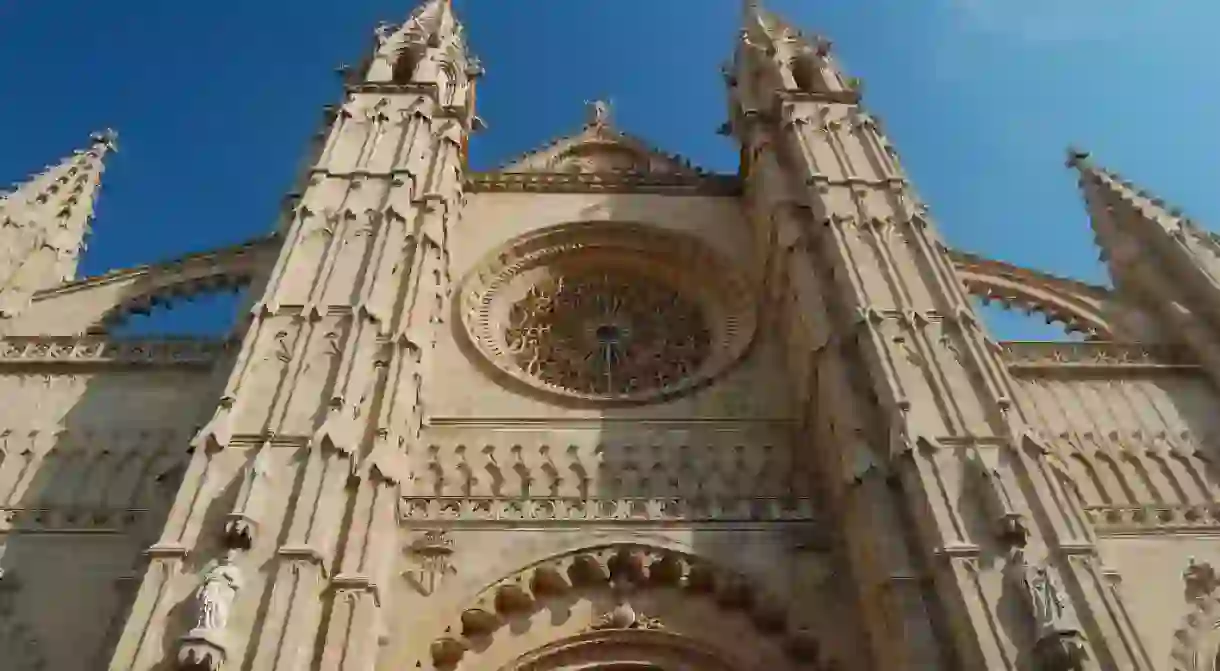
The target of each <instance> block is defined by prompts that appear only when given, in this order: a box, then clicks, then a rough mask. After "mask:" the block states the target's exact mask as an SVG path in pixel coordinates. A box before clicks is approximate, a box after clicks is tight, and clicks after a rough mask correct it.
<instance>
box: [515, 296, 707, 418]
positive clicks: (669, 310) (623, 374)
mask: <svg viewBox="0 0 1220 671" xmlns="http://www.w3.org/2000/svg"><path fill="white" fill-rule="evenodd" d="M505 342H506V344H507V346H508V351H509V352H510V353H511V355H512V356H513V358H514V359H515V360H516V362H517V364H518V365H519V366H521V368H522V369H523V370H524V371H525V372H526V373H527V374H528V375H532V376H536V377H539V378H541V379H542V380H544V381H545V382H547V383H549V384H553V385H556V386H558V387H563V388H565V389H572V390H576V391H579V392H584V393H588V394H598V395H628V394H633V393H637V392H640V391H642V390H646V389H661V388H665V387H668V386H671V385H672V384H674V383H676V382H680V381H681V380H683V379H685V378H686V377H688V376H690V375H691V374H693V373H694V372H695V371H696V370H697V369H698V367H699V365H700V364H702V363H703V361H704V360H705V359H706V358H707V354H708V349H709V347H710V345H711V335H710V334H709V332H708V329H707V325H706V324H705V323H704V318H703V314H702V312H701V311H700V309H699V307H698V306H697V305H695V304H692V303H691V302H690V301H689V300H687V299H686V298H685V297H683V296H682V295H681V294H679V293H678V292H677V291H675V290H674V289H672V288H671V287H667V286H664V285H662V284H660V283H658V282H655V281H651V280H649V279H647V278H644V277H638V276H637V277H632V276H630V275H625V274H619V273H612V272H600V273H596V274H592V275H585V276H581V275H575V276H571V275H558V276H552V277H548V278H547V279H546V280H544V281H543V282H541V283H539V284H536V285H534V286H532V287H530V289H529V290H528V291H527V292H526V294H525V296H524V297H522V299H521V300H519V301H517V302H516V303H515V304H513V306H512V307H511V308H510V309H509V315H508V323H507V325H506V327H505Z"/></svg>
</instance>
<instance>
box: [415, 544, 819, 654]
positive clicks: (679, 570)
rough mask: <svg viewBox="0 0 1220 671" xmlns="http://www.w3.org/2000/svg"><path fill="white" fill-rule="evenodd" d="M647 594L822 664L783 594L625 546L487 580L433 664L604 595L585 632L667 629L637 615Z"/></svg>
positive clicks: (696, 562)
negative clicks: (737, 621) (709, 614)
mask: <svg viewBox="0 0 1220 671" xmlns="http://www.w3.org/2000/svg"><path fill="white" fill-rule="evenodd" d="M648 593H667V594H671V595H678V596H681V597H682V598H687V599H701V600H703V599H705V600H707V602H708V603H710V604H714V605H715V607H716V608H717V609H721V610H723V611H725V612H726V614H730V615H731V616H733V617H744V618H746V620H747V621H748V622H750V623H751V624H752V626H753V628H754V630H755V632H756V633H757V635H758V637H759V638H760V639H763V638H767V639H770V640H772V641H775V642H777V643H779V644H780V647H781V648H782V649H784V650H786V651H787V652H788V655H789V657H790V660H791V661H792V662H794V663H803V664H810V665H812V666H813V668H819V667H820V666H821V665H824V664H829V661H830V660H828V659H826V658H825V657H824V653H822V652H821V651H820V647H819V646H818V645H817V642H816V640H815V639H814V638H813V637H812V634H810V633H809V632H807V631H804V630H798V629H796V628H793V627H791V626H790V623H789V622H788V613H789V608H790V604H789V603H788V601H787V600H786V599H785V598H784V597H783V596H782V595H777V594H768V593H765V592H763V591H762V590H760V589H759V588H758V587H757V586H756V585H754V584H753V583H752V582H751V581H750V580H748V579H747V578H746V577H744V576H742V575H740V574H737V573H734V572H732V571H727V570H724V569H722V568H720V567H717V566H714V565H712V564H709V563H707V562H705V561H703V560H700V559H698V558H695V557H691V556H688V555H685V554H682V553H678V552H672V551H663V550H658V549H656V548H652V547H647V546H636V545H627V544H616V545H610V546H603V547H597V548H590V549H587V550H583V551H580V552H577V553H573V554H569V555H564V556H560V557H556V558H553V559H551V560H547V561H544V562H541V563H539V564H536V565H534V566H532V567H530V568H529V569H527V570H526V571H524V572H522V573H520V574H517V575H513V576H510V577H507V578H505V579H503V580H501V581H499V582H497V583H496V584H494V585H491V586H490V587H488V588H487V589H485V590H484V591H483V592H482V593H481V594H480V595H479V596H478V597H476V599H475V600H474V603H473V604H471V605H470V607H468V608H466V609H465V610H464V611H463V612H462V613H461V615H460V617H459V618H458V619H457V621H456V622H454V623H452V624H450V625H449V626H447V627H445V632H446V633H445V634H444V635H442V636H441V637H440V638H439V639H437V640H436V641H434V642H433V643H432V648H431V651H432V658H433V663H434V664H435V665H436V667H437V668H438V669H443V668H456V667H457V665H458V664H459V663H460V662H461V661H462V659H463V657H464V656H466V655H467V654H472V655H477V654H482V652H483V651H484V650H485V649H486V647H487V645H488V644H489V643H490V642H491V641H492V640H493V638H495V635H496V632H497V631H499V630H500V629H501V628H503V627H506V626H508V625H509V623H510V622H511V623H514V626H528V623H530V622H532V621H533V618H531V617H530V616H531V615H532V614H533V613H536V612H538V611H541V610H545V609H554V610H557V611H561V612H568V611H569V609H570V608H571V604H572V602H573V601H575V600H580V599H595V598H598V595H599V594H601V595H602V596H606V595H608V596H609V597H610V601H611V603H612V604H613V605H612V606H611V607H610V608H609V609H607V610H606V611H604V612H601V613H600V614H598V613H596V612H595V613H594V615H593V617H592V619H591V620H590V621H589V622H588V623H587V624H586V625H585V626H584V630H585V631H586V632H591V633H592V632H596V633H605V632H623V633H626V632H641V631H647V632H656V633H661V632H665V631H668V630H669V629H670V628H669V627H668V626H667V624H666V622H665V621H664V619H663V618H657V617H651V616H648V615H644V614H643V613H642V612H641V609H639V608H638V607H637V606H636V605H635V601H634V600H635V598H636V597H637V596H638V597H641V598H642V596H643V595H645V594H648ZM514 633H515V634H517V635H520V634H521V632H520V631H517V630H514ZM696 633H702V632H696ZM729 647H730V648H732V646H729ZM514 668H515V667H514ZM734 668H736V667H734Z"/></svg>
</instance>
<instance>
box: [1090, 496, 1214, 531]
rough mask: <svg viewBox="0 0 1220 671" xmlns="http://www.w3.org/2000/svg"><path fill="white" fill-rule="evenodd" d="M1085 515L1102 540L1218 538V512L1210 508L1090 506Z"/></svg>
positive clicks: (1197, 506) (1154, 505)
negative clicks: (1183, 536) (1170, 536)
mask: <svg viewBox="0 0 1220 671" xmlns="http://www.w3.org/2000/svg"><path fill="white" fill-rule="evenodd" d="M1085 513H1086V514H1087V515H1088V517H1089V521H1091V522H1092V523H1093V528H1094V529H1096V530H1097V533H1099V534H1102V535H1105V536H1142V535H1164V534H1205V535H1217V534H1220V508H1218V507H1216V506H1214V505H1210V504H1200V505H1168V504H1149V505H1146V506H1091V507H1089V508H1086V509H1085Z"/></svg>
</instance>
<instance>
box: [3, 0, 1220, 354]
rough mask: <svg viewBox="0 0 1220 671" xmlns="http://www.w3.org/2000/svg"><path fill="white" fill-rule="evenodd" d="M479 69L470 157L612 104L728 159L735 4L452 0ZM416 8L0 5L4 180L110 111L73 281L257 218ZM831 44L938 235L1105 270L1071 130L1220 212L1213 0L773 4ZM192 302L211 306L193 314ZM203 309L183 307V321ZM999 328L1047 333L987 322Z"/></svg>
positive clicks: (1173, 191) (1046, 264)
mask: <svg viewBox="0 0 1220 671" xmlns="http://www.w3.org/2000/svg"><path fill="white" fill-rule="evenodd" d="M455 3H456V5H457V7H458V10H459V12H460V13H461V15H462V17H463V20H464V22H465V24H466V26H467V29H468V31H469V32H470V34H471V41H472V44H473V46H474V48H475V50H476V52H477V53H478V54H479V55H480V56H481V57H482V59H483V61H484V63H485V64H486V66H487V70H488V75H487V77H486V79H485V80H484V81H483V82H482V85H481V88H480V97H479V106H480V107H479V113H480V116H482V117H483V118H484V119H486V120H487V121H488V123H489V124H490V129H489V130H488V131H486V132H485V133H483V134H482V135H481V136H479V137H478V138H477V140H476V141H475V143H474V145H473V148H472V162H473V164H474V167H475V168H487V167H492V166H494V165H496V164H498V163H500V162H502V161H505V160H507V159H508V158H511V157H512V156H515V155H516V154H519V153H522V152H524V151H526V150H528V149H530V148H532V147H534V146H536V145H538V144H541V143H543V142H545V141H547V140H548V139H550V138H552V137H554V136H556V135H560V134H564V133H566V132H570V131H573V130H575V129H576V128H577V127H579V125H580V123H581V121H582V118H583V117H582V115H583V108H582V104H581V103H582V101H584V100H586V99H589V98H594V97H608V98H611V99H613V100H614V104H615V116H616V119H617V121H618V123H619V125H620V126H622V127H623V128H625V129H626V130H629V131H631V132H634V133H636V134H638V135H641V136H643V137H645V138H647V139H649V140H651V141H652V142H654V143H655V144H657V145H660V146H661V147H663V148H664V149H667V150H669V151H674V152H679V153H682V154H684V155H686V156H688V157H690V158H691V159H693V160H694V161H695V162H696V163H699V164H701V165H703V166H705V167H709V168H713V169H717V170H722V171H732V170H734V169H735V161H736V152H735V149H734V147H733V146H732V144H731V143H730V142H729V141H728V140H727V139H725V138H721V137H719V136H717V135H716V134H715V133H714V130H715V128H716V127H717V126H718V125H719V124H720V122H721V121H723V120H724V117H725V109H724V108H725V104H724V91H723V85H722V83H721V80H720V77H719V74H718V70H719V65H720V63H721V62H723V61H724V60H725V59H726V58H727V57H728V56H729V54H730V53H731V50H732V46H733V39H734V35H735V32H736V29H737V25H738V14H739V6H740V2H739V0H614V1H608V0H606V1H600V0H511V1H510V0H455ZM413 4H414V2H413V1H412V0H346V1H345V2H342V3H339V2H330V1H324V0H294V1H293V2H268V1H263V2H256V1H253V0H247V1H246V2H216V3H182V2H167V1H164V0H162V1H154V0H132V1H129V2H124V3H95V2H85V1H84V0H75V1H74V2H72V1H69V2H66V3H52V2H36V1H35V0H0V67H2V68H3V72H4V75H5V77H4V86H5V89H6V90H5V96H4V98H5V103H4V105H3V106H0V134H2V136H0V142H2V144H0V147H3V149H2V150H0V179H2V180H9V181H12V180H20V179H22V178H23V177H24V176H25V175H26V174H27V173H28V172H30V171H31V170H36V169H39V168H40V167H41V166H42V165H44V164H46V163H48V162H50V161H53V160H56V159H57V158H58V157H59V156H61V155H62V154H64V153H66V152H68V151H70V150H71V149H72V148H74V147H76V146H78V145H80V144H82V143H83V142H84V140H85V138H86V137H87V135H88V133H89V132H90V131H92V130H95V129H100V128H103V127H106V126H113V127H115V128H117V129H118V130H119V132H120V134H121V139H120V145H121V152H120V153H119V154H118V155H117V156H115V157H113V158H112V159H111V160H110V161H109V167H108V171H107V174H106V177H105V182H104V191H103V195H102V199H101V202H100V206H99V218H98V220H97V221H96V222H95V234H94V237H93V238H92V240H91V242H90V249H89V253H88V254H87V256H86V259H85V263H84V267H83V272H85V273H97V272H102V271H104V270H107V269H110V268H114V267H120V266H125V265H134V264H139V263H146V262H151V261H157V260H162V259H167V258H171V257H173V256H175V255H178V254H182V253H185V252H189V251H196V250H202V249H206V248H209V247H214V246H218V245H224V244H230V243H235V242H239V241H242V240H245V239H248V238H251V237H255V236H258V235H260V234H261V233H263V232H264V231H267V230H269V228H270V227H271V226H272V224H273V221H274V219H275V214H276V210H277V208H278V206H279V203H280V200H281V197H282V195H283V193H284V192H285V191H286V189H287V188H288V186H289V184H290V182H291V179H292V176H293V173H294V171H295V169H296V166H297V164H298V161H299V160H300V158H301V155H302V152H303V151H304V149H305V146H306V143H307V140H308V138H309V136H310V134H311V133H313V132H315V131H316V130H317V129H318V124H319V122H320V119H321V108H322V106H323V105H326V104H329V103H334V102H336V101H337V100H338V99H339V96H340V90H339V82H338V78H337V77H336V76H335V75H334V74H333V72H334V69H335V67H336V66H338V65H340V64H343V63H354V62H356V61H358V60H359V59H360V58H361V56H362V55H363V53H364V52H365V50H366V49H367V48H368V45H369V40H370V35H371V30H372V28H373V26H374V25H375V24H376V22H377V21H378V20H382V19H389V20H399V19H401V18H402V17H403V16H405V14H406V13H407V12H408V11H409V10H410V8H411V6H413ZM768 5H769V6H770V7H771V8H772V9H774V10H776V11H778V12H780V13H782V14H784V15H785V16H787V17H789V18H790V19H791V20H792V21H793V22H794V23H796V24H798V25H800V26H802V27H804V28H806V29H808V30H810V31H815V32H819V33H822V34H824V35H826V36H828V37H829V38H831V39H832V40H833V41H834V43H835V48H836V50H837V51H838V53H839V54H840V57H841V59H842V60H843V62H844V63H845V64H846V66H847V67H848V69H849V70H850V73H851V74H853V75H856V76H858V77H861V78H862V79H863V80H864V83H865V96H866V97H865V100H866V105H867V106H868V108H869V109H870V110H872V111H873V112H875V113H876V114H878V115H879V116H881V117H882V119H883V120H884V121H885V122H886V129H887V131H888V132H889V134H890V136H891V138H892V139H893V140H894V142H895V143H896V145H897V146H898V148H899V151H900V152H901V153H902V156H903V159H904V164H905V166H906V167H907V169H908V171H909V172H910V173H911V174H912V176H913V178H914V180H915V182H916V184H917V186H918V188H919V189H920V191H921V192H922V194H923V196H924V197H925V199H926V200H927V201H928V202H929V203H930V204H931V206H932V210H933V213H934V214H935V215H936V217H937V221H938V223H939V226H940V228H941V230H942V232H943V233H944V235H945V237H946V238H947V239H948V240H949V242H950V243H951V244H952V245H954V246H957V247H960V248H963V249H967V250H971V251H977V252H982V253H985V254H988V255H991V256H995V257H999V258H1003V259H1005V260H1009V261H1012V262H1015V263H1019V264H1023V265H1029V266H1035V267H1039V268H1043V269H1046V270H1050V271H1053V272H1056V273H1060V274H1065V275H1072V276H1076V277H1079V278H1082V279H1086V280H1090V281H1103V280H1104V271H1103V270H1102V268H1101V266H1100V265H1099V264H1098V262H1097V261H1096V258H1097V254H1096V250H1095V249H1094V248H1093V246H1092V242H1091V235H1090V232H1089V229H1088V225H1087V220H1086V218H1085V216H1084V213H1083V210H1082V208H1081V206H1080V203H1079V199H1078V197H1077V195H1076V191H1075V185H1074V178H1073V176H1072V175H1071V174H1070V173H1069V172H1068V171H1066V170H1065V169H1064V168H1063V167H1062V164H1063V157H1064V148H1065V146H1066V145H1067V144H1069V143H1071V142H1075V143H1078V144H1080V145H1081V146H1083V147H1085V148H1087V149H1089V150H1091V151H1092V152H1093V153H1094V155H1095V157H1097V158H1098V159H1099V160H1100V161H1101V162H1103V163H1104V164H1106V165H1107V166H1109V167H1111V168H1113V169H1116V170H1119V171H1120V172H1122V173H1124V174H1125V175H1127V176H1128V177H1130V178H1131V179H1134V180H1135V181H1137V182H1140V183H1141V184H1143V185H1144V186H1146V187H1148V188H1150V189H1152V190H1153V191H1156V192H1158V193H1160V194H1161V195H1162V196H1164V197H1166V198H1167V199H1169V200H1171V201H1173V202H1175V203H1177V204H1179V205H1181V206H1183V207H1184V208H1186V210H1187V211H1188V212H1190V213H1191V214H1192V215H1194V216H1195V217H1196V218H1198V219H1200V220H1202V221H1203V222H1205V223H1207V224H1208V225H1211V226H1213V227H1214V226H1215V224H1216V223H1217V222H1220V198H1216V197H1215V195H1214V191H1215V189H1216V187H1215V186H1214V183H1215V179H1214V176H1215V175H1218V174H1220V133H1218V132H1217V131H1216V128H1215V124H1216V121H1215V120H1216V119H1218V118H1220V114H1218V112H1220V74H1218V71H1217V69H1216V68H1215V67H1214V66H1213V65H1212V64H1213V63H1214V62H1215V61H1216V60H1217V59H1216V56H1217V51H1220V48H1218V47H1217V40H1216V38H1215V36H1214V35H1213V34H1212V33H1213V30H1214V26H1216V25H1220V3H1217V2H1215V0H1157V1H1154V0H1143V1H1140V2H1137V1H1136V0H816V1H815V0H768ZM198 314H199V315H204V314H205V313H203V312H200V313H198ZM203 318H204V317H202V316H196V317H193V318H192V317H190V316H186V315H184V317H183V320H184V321H180V322H179V323H181V324H186V326H187V327H188V328H194V327H197V326H199V325H200V324H201V323H202V321H201V320H202V319H203ZM992 324H993V325H994V326H996V327H997V330H998V335H1000V336H1001V337H1009V338H1021V337H1043V336H1045V335H1047V332H1046V330H1045V329H1038V328H1033V327H1031V326H1029V325H1027V324H1025V323H1024V322H1023V320H1012V319H999V320H994V319H993V320H992Z"/></svg>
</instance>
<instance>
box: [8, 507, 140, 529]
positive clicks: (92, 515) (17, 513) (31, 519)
mask: <svg viewBox="0 0 1220 671" xmlns="http://www.w3.org/2000/svg"><path fill="white" fill-rule="evenodd" d="M148 514H150V511H148V510H143V509H131V508H103V507H94V508H86V507H47V508H20V507H5V508H0V533H4V532H9V533H83V534H125V533H129V532H130V531H131V530H132V529H134V528H135V527H136V526H138V525H139V524H140V522H141V521H142V519H143V518H144V517H145V516H146V515H148Z"/></svg>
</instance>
